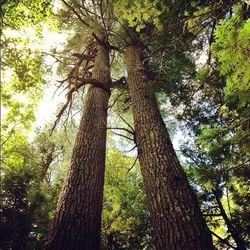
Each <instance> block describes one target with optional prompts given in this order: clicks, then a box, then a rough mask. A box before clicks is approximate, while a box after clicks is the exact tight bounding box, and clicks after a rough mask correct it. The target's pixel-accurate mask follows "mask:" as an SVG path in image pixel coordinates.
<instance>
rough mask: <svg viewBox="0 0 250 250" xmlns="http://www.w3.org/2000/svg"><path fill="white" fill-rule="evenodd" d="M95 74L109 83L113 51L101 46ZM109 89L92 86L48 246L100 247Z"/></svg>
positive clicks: (94, 249) (63, 249)
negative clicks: (111, 53)
mask: <svg viewBox="0 0 250 250" xmlns="http://www.w3.org/2000/svg"><path fill="white" fill-rule="evenodd" d="M93 78H94V79H96V80H98V81H99V82H101V83H102V84H104V85H105V84H106V85H107V86H109V84H110V66H109V51H108V50H107V49H105V48H104V47H102V46H99V47H98V52H97V56H96V58H95V64H94V69H93ZM108 100H109V93H108V92H106V91H105V90H103V89H101V88H96V87H94V86H90V88H89V90H88V93H87V96H86V100H85V107H84V113H83V116H82V118H81V122H80V127H79V131H78V134H77V137H76V141H75V145H74V148H73V153H72V159H71V166H70V169H69V172H68V175H67V178H66V181H65V183H64V187H63V191H62V194H61V197H60V200H59V204H58V208H57V211H56V215H55V218H54V221H53V225H52V228H51V231H50V235H49V241H48V244H47V246H46V249H47V250H48V249H50V250H52V249H53V250H66V249H67V250H80V249H81V250H97V249H100V231H101V212H102V202H103V184H104V167H105V150H106V129H107V125H106V124H107V108H108Z"/></svg>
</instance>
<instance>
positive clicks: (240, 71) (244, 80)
mask: <svg viewBox="0 0 250 250" xmlns="http://www.w3.org/2000/svg"><path fill="white" fill-rule="evenodd" d="M249 47H250V19H248V20H246V21H243V20H241V18H240V17H239V16H238V15H235V16H233V17H231V18H229V19H225V20H221V21H220V22H219V25H218V26H217V27H216V30H215V43H214V44H213V55H214V57H215V58H216V59H217V60H218V63H219V64H218V68H219V71H220V72H221V74H222V75H224V76H225V78H226V82H227V83H226V87H225V89H224V91H225V101H226V104H227V106H229V107H232V108H239V109H240V108H242V107H245V106H246V105H249V100H250V83H249V82H250V70H249V65H250V59H249V58H250V51H249Z"/></svg>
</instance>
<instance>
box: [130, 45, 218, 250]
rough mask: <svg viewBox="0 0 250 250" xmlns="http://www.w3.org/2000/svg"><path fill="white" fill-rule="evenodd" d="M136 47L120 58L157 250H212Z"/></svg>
mask: <svg viewBox="0 0 250 250" xmlns="http://www.w3.org/2000/svg"><path fill="white" fill-rule="evenodd" d="M144 59H145V58H144V57H143V54H142V49H141V48H140V46H139V45H130V46H129V47H128V48H127V51H126V53H125V60H126V64H127V71H128V87H129V92H130V96H131V101H132V110H133V117H134V124H135V131H136V142H137V146H138V157H139V161H140V165H141V171H142V176H143V181H144V187H145V192H146V195H147V201H148V205H149V210H150V214H151V219H152V224H153V229H154V236H155V245H156V249H157V250H168V249H169V250H195V249H196V250H207V249H213V245H212V238H211V236H210V233H209V230H208V228H207V226H206V224H205V221H204V220H203V217H202V214H201V212H200V209H199V206H198V202H197V199H196V197H195V195H194V193H193V191H192V189H191V187H190V186H189V183H188V180H187V177H186V175H185V173H184V170H183V169H182V168H181V166H180V163H179V161H178V159H177V156H176V154H175V151H174V149H173V145H172V143H171V141H170V138H169V135H168V131H167V129H166V127H165V124H164V122H163V119H162V117H161V114H160V111H159V108H158V105H157V102H156V99H155V96H154V94H153V91H152V89H151V87H150V85H151V83H150V81H149V77H148V73H147V72H146V70H145V69H146V67H145V64H144V62H145V60H144Z"/></svg>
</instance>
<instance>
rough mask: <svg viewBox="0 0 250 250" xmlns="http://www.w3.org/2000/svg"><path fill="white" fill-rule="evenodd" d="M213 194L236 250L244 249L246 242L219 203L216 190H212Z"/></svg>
mask: <svg viewBox="0 0 250 250" xmlns="http://www.w3.org/2000/svg"><path fill="white" fill-rule="evenodd" d="M212 192H213V194H214V196H215V199H216V201H217V204H218V207H219V209H220V213H221V216H222V218H223V219H224V221H225V223H226V225H227V228H228V231H229V233H230V234H231V235H232V237H233V239H234V241H235V243H236V245H237V248H236V249H238V250H246V249H247V248H246V244H245V242H244V241H243V239H242V238H241V236H240V235H239V234H238V232H237V230H236V228H235V227H234V225H233V223H232V222H231V220H230V219H229V218H228V216H227V214H226V212H225V209H224V207H223V205H222V203H221V200H220V198H219V196H218V194H217V192H216V190H212Z"/></svg>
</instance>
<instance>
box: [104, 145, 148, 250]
mask: <svg viewBox="0 0 250 250" xmlns="http://www.w3.org/2000/svg"><path fill="white" fill-rule="evenodd" d="M133 161H134V159H133V158H132V157H126V156H124V155H123V154H122V153H121V152H119V151H118V150H117V149H112V148H110V149H109V150H108V152H107V164H106V177H105V187H104V189H105V191H104V207H103V215H102V216H103V226H102V228H103V229H102V233H103V247H104V249H114V248H116V249H117V248H119V249H142V248H144V247H145V246H148V245H149V243H150V240H151V237H150V225H149V212H148V209H147V206H146V202H145V194H144V192H143V185H142V179H141V175H140V173H139V171H138V165H137V164H136V165H135V166H134V168H133V169H131V170H130V171H129V166H130V165H132V163H133ZM128 171H129V172H128Z"/></svg>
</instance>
